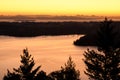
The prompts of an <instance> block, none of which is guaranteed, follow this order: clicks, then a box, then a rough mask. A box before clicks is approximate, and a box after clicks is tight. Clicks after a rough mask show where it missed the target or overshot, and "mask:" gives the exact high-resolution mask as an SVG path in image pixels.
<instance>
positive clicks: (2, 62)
mask: <svg viewBox="0 0 120 80" xmlns="http://www.w3.org/2000/svg"><path fill="white" fill-rule="evenodd" d="M79 37H80V36H78V35H69V36H41V37H34V38H15V37H5V36H1V37H0V45H1V47H0V80H2V77H3V75H4V74H6V73H7V69H10V71H12V68H13V67H15V68H17V67H18V66H19V65H20V54H22V50H23V49H24V48H26V47H27V48H28V50H29V52H30V54H32V56H34V60H35V63H36V66H38V65H42V67H41V69H42V70H44V71H46V72H47V73H49V72H51V71H54V70H59V69H60V67H61V66H63V65H64V63H65V62H66V61H67V60H68V57H69V56H72V58H73V60H74V62H75V63H76V68H77V69H79V70H80V75H81V78H82V79H83V80H86V76H85V74H84V72H83V70H84V69H85V66H84V63H83V61H82V59H83V52H84V51H85V50H86V48H87V47H76V46H74V45H73V41H74V40H76V39H78V38H79Z"/></svg>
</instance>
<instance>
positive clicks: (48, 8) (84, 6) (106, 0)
mask: <svg viewBox="0 0 120 80" xmlns="http://www.w3.org/2000/svg"><path fill="white" fill-rule="evenodd" d="M78 14H79V15H98V16H120V0H0V15H78Z"/></svg>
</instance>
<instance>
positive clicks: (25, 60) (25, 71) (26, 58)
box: [4, 49, 40, 80]
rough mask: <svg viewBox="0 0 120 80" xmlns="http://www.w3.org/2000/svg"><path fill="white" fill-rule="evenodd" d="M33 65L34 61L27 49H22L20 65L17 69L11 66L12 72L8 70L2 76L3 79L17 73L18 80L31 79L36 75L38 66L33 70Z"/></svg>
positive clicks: (7, 78)
mask: <svg viewBox="0 0 120 80" xmlns="http://www.w3.org/2000/svg"><path fill="white" fill-rule="evenodd" d="M34 65H35V62H34V60H33V58H32V57H31V55H30V54H29V52H28V49H24V50H23V55H21V65H20V67H19V68H18V69H15V68H13V70H14V72H10V71H8V73H7V75H6V76H4V80H10V79H9V78H10V77H9V76H11V77H14V76H16V75H19V77H20V80H33V79H34V78H35V77H36V75H37V72H38V70H39V68H40V66H38V67H37V68H36V69H34V70H33V67H34ZM16 80H19V79H16Z"/></svg>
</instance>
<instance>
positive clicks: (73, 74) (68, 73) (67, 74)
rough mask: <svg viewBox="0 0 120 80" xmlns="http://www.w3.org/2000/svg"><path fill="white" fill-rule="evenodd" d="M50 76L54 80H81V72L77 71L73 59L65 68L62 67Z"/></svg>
mask: <svg viewBox="0 0 120 80" xmlns="http://www.w3.org/2000/svg"><path fill="white" fill-rule="evenodd" d="M49 76H50V77H51V78H52V79H53V80H80V77H79V76H80V72H79V70H76V69H75V63H74V62H73V61H72V58H71V57H69V59H68V61H67V63H65V67H61V70H59V71H54V72H52V73H51V74H50V75H49Z"/></svg>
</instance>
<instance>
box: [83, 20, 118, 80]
mask: <svg viewBox="0 0 120 80" xmlns="http://www.w3.org/2000/svg"><path fill="white" fill-rule="evenodd" d="M111 23H112V21H111V20H107V18H105V21H104V22H103V23H102V24H103V26H102V27H101V28H100V30H99V31H98V39H97V40H98V42H97V47H98V49H97V50H98V51H95V50H89V49H88V50H87V51H85V53H84V57H85V59H84V62H85V64H86V66H87V67H86V71H85V74H87V75H88V76H89V78H90V79H92V80H119V79H120V48H117V46H116V44H115V38H116V32H114V30H113V27H112V26H111Z"/></svg>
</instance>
